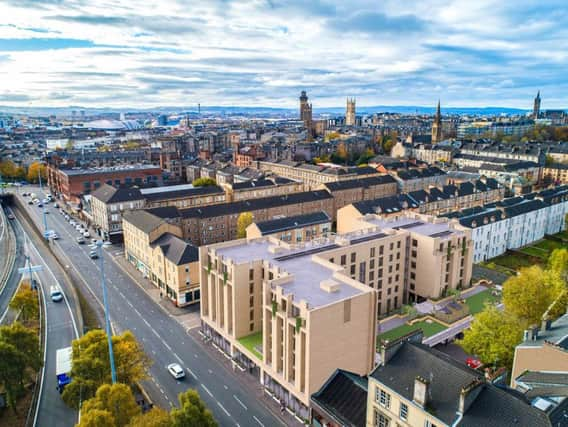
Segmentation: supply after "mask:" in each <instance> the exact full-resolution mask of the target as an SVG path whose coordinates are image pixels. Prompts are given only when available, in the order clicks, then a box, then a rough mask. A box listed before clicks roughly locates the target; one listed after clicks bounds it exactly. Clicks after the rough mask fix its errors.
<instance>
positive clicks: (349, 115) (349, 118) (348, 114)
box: [345, 98, 355, 126]
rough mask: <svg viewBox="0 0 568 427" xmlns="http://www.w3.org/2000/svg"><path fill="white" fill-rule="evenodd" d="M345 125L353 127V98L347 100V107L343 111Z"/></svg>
mask: <svg viewBox="0 0 568 427" xmlns="http://www.w3.org/2000/svg"><path fill="white" fill-rule="evenodd" d="M345 125H346V126H355V98H352V99H349V98H347V107H346V109H345Z"/></svg>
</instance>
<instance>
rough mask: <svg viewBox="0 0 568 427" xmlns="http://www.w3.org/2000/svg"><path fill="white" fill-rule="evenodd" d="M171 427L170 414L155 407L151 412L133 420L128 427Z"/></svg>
mask: <svg viewBox="0 0 568 427" xmlns="http://www.w3.org/2000/svg"><path fill="white" fill-rule="evenodd" d="M171 425H172V421H171V419H170V414H168V413H167V412H166V411H164V410H163V409H161V408H158V407H156V406H155V407H154V408H152V409H151V410H150V411H148V412H146V413H144V414H140V415H137V416H135V417H134V418H132V420H131V421H130V423H129V424H128V427H171Z"/></svg>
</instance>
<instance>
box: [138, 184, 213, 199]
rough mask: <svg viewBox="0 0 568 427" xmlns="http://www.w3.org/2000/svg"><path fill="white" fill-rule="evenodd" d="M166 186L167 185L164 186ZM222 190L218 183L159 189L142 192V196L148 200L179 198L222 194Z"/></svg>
mask: <svg viewBox="0 0 568 427" xmlns="http://www.w3.org/2000/svg"><path fill="white" fill-rule="evenodd" d="M166 188H167V187H166ZM223 193H224V191H223V189H222V188H221V187H219V186H218V185H206V186H204V187H194V188H185V189H182V190H173V191H167V190H164V191H160V192H156V193H147V194H144V198H145V199H146V200H150V201H158V200H168V199H179V198H182V197H196V196H203V195H207V194H223Z"/></svg>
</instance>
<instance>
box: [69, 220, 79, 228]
mask: <svg viewBox="0 0 568 427" xmlns="http://www.w3.org/2000/svg"><path fill="white" fill-rule="evenodd" d="M69 224H71V225H72V226H73V227H75V226H76V225H77V223H76V222H75V221H74V220H71V221H69Z"/></svg>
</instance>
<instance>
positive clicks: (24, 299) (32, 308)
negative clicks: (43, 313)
mask: <svg viewBox="0 0 568 427" xmlns="http://www.w3.org/2000/svg"><path fill="white" fill-rule="evenodd" d="M9 305H10V308H11V309H13V310H16V311H19V312H20V318H21V319H22V321H24V322H26V321H28V320H30V319H34V318H36V317H37V316H38V314H39V300H38V298H37V293H36V291H32V290H31V289H30V287H29V283H28V282H25V283H22V286H21V287H20V290H19V291H18V292H17V293H16V295H14V298H12V301H10V304H9Z"/></svg>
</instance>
